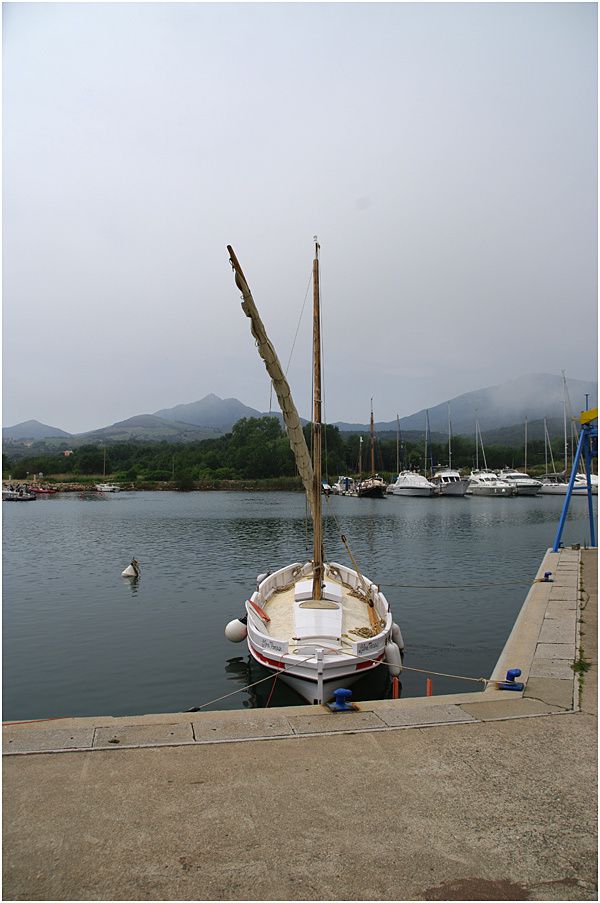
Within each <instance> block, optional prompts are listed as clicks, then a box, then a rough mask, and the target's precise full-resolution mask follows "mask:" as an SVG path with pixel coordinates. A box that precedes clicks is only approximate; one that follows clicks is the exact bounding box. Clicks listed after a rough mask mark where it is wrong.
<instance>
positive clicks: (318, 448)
mask: <svg viewBox="0 0 600 903" xmlns="http://www.w3.org/2000/svg"><path fill="white" fill-rule="evenodd" d="M312 430H313V442H312V445H313V481H314V483H313V510H314V536H313V539H314V545H313V562H314V578H313V599H316V600H319V599H321V597H322V596H321V587H322V583H323V521H322V516H321V497H322V495H321V489H322V487H321V467H322V465H321V457H322V432H321V306H320V298H319V243H318V241H317V240H316V237H315V259H314V261H313V426H312Z"/></svg>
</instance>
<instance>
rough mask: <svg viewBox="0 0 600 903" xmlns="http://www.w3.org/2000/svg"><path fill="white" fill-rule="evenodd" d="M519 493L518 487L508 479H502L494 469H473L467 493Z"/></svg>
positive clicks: (507, 494) (492, 494)
mask: <svg viewBox="0 0 600 903" xmlns="http://www.w3.org/2000/svg"><path fill="white" fill-rule="evenodd" d="M516 494H517V487H516V486H514V485H513V484H512V483H509V482H508V481H507V480H500V479H499V478H498V476H497V475H496V474H495V473H494V471H493V470H472V471H471V476H470V477H469V488H468V489H467V495H487V496H495V495H502V496H510V495H516Z"/></svg>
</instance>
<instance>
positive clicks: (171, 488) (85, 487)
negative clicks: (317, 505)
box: [2, 477, 304, 494]
mask: <svg viewBox="0 0 600 903" xmlns="http://www.w3.org/2000/svg"><path fill="white" fill-rule="evenodd" d="M97 482H98V483H99V482H111V483H112V482H116V481H114V480H112V479H111V478H110V477H98V478H97V480H95V481H94V482H90V483H79V482H75V481H65V482H58V481H57V482H54V481H52V480H40V481H34V480H2V487H3V488H5V487H6V486H7V485H8V483H12V484H13V485H24V484H25V483H27V484H28V485H29V486H42V487H44V488H46V489H54V490H56V492H57V493H72V492H79V493H81V492H86V493H94V494H101V493H98V490H97V489H96V483H97ZM117 485H119V491H120V492H303V491H304V488H303V486H302V483H301V482H300V480H299V479H298V481H297V482H295V481H294V480H293V479H290V480H289V482H288V481H287V480H196V481H194V484H193V485H192V486H191V487H189V488H188V487H185V488H183V487H181V486H180V485H178V484H177V480H173V481H164V482H158V481H157V482H139V483H131V482H130V483H121V484H117Z"/></svg>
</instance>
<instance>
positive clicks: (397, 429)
mask: <svg viewBox="0 0 600 903" xmlns="http://www.w3.org/2000/svg"><path fill="white" fill-rule="evenodd" d="M396 473H397V474H399V473H400V415H399V414H396Z"/></svg>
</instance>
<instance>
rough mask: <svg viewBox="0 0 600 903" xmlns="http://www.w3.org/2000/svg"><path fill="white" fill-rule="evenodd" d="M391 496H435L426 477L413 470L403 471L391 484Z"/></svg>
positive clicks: (431, 484) (431, 485) (432, 485)
mask: <svg viewBox="0 0 600 903" xmlns="http://www.w3.org/2000/svg"><path fill="white" fill-rule="evenodd" d="M391 494H392V495H411V496H428V497H429V496H432V495H434V494H435V486H434V484H433V483H430V482H429V480H428V479H427V477H424V476H423V475H422V474H420V473H417V472H416V471H414V470H403V471H402V472H401V473H399V474H398V476H397V477H396V482H395V483H392V488H391Z"/></svg>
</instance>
